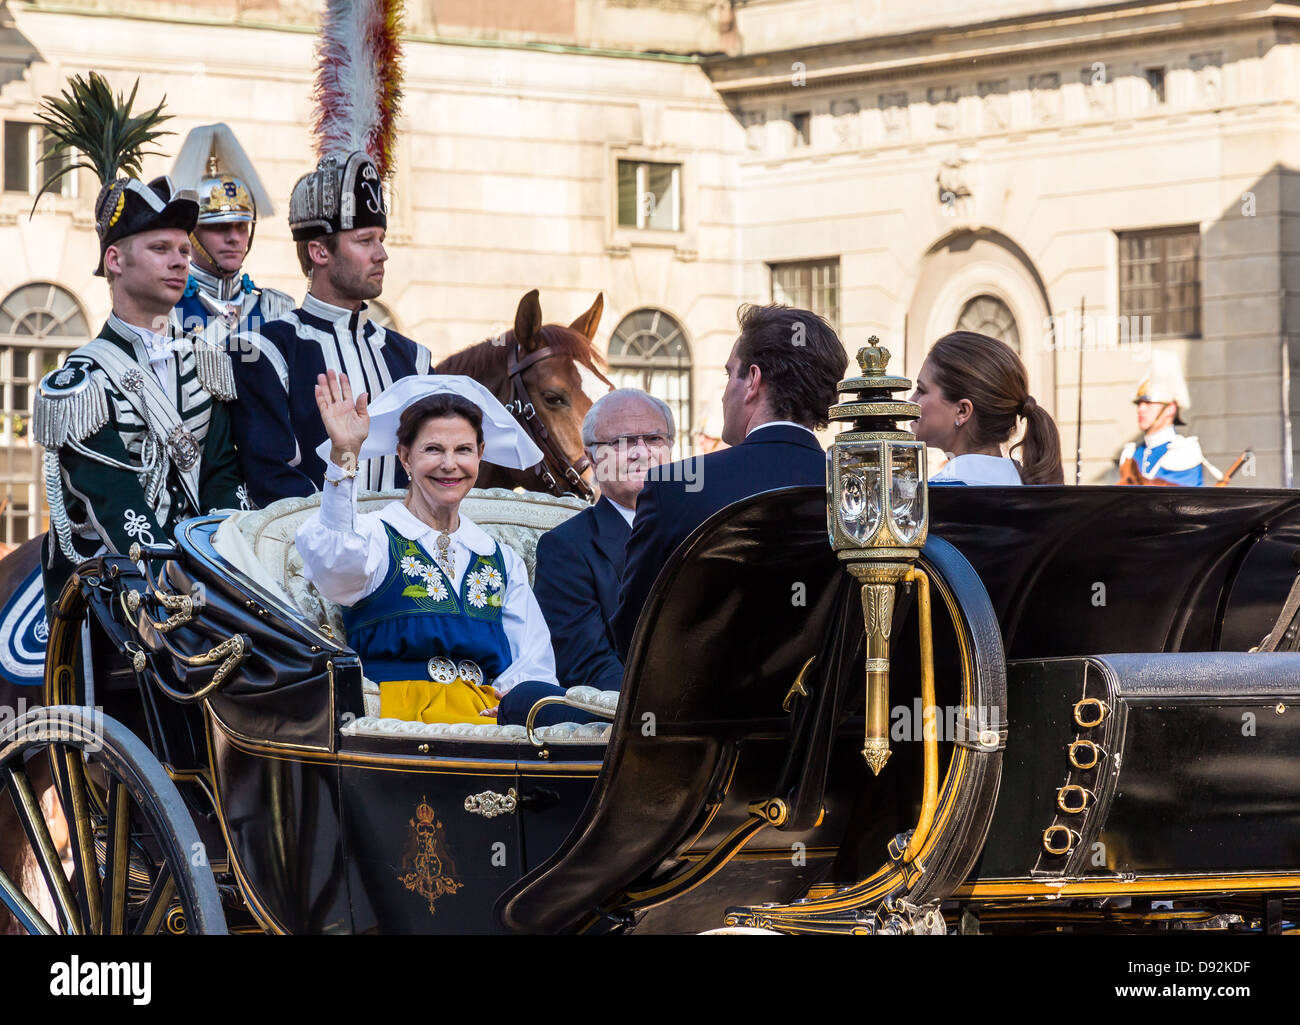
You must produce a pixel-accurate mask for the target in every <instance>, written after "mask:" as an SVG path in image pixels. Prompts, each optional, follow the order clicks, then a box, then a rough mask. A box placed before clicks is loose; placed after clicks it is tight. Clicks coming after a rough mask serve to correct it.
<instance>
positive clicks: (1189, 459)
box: [1119, 351, 1223, 487]
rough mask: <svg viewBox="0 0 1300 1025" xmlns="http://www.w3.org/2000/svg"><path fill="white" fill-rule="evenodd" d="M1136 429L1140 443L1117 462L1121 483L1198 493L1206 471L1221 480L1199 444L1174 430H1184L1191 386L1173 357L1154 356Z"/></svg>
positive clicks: (1127, 449)
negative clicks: (1172, 488) (1189, 387)
mask: <svg viewBox="0 0 1300 1025" xmlns="http://www.w3.org/2000/svg"><path fill="white" fill-rule="evenodd" d="M1133 403H1134V405H1136V406H1137V421H1138V428H1139V429H1140V430H1141V431H1142V432H1143V436H1142V440H1141V441H1140V442H1134V441H1130V442H1129V443H1128V444H1127V445H1125V446H1124V450H1123V451H1122V452H1121V453H1120V457H1119V468H1120V469H1119V483H1121V484H1145V485H1153V484H1154V485H1166V486H1169V485H1172V486H1181V487H1199V486H1200V485H1202V484H1204V483H1205V471H1207V470H1208V471H1209V473H1210V475H1211V476H1213V477H1214V478H1215V480H1219V479H1221V478H1222V477H1223V474H1222V473H1220V472H1219V471H1218V470H1217V469H1216V468H1215V467H1214V466H1213V465H1211V464H1210V463H1209V462H1207V461H1206V459H1205V456H1204V454H1203V453H1202V452H1201V443H1200V442H1199V441H1198V440H1197V439H1196V438H1195V437H1190V436H1184V435H1181V434H1179V433H1178V432H1177V431H1175V430H1174V428H1175V427H1183V426H1186V424H1185V422H1184V420H1183V418H1182V414H1183V413H1185V412H1187V410H1188V408H1189V407H1190V405H1191V398H1190V396H1189V394H1188V391H1187V382H1186V381H1185V380H1184V379H1183V371H1182V367H1181V366H1180V365H1179V363H1178V357H1177V356H1175V355H1174V354H1173V353H1171V352H1162V351H1153V352H1152V353H1151V371H1150V373H1148V374H1147V376H1146V377H1145V378H1143V379H1142V381H1141V383H1140V384H1139V385H1138V390H1137V396H1136V397H1135V398H1134V399H1133Z"/></svg>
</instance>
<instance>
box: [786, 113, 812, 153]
mask: <svg viewBox="0 0 1300 1025" xmlns="http://www.w3.org/2000/svg"><path fill="white" fill-rule="evenodd" d="M790 124H792V125H793V126H794V148H795V149H804V148H805V147H807V146H810V145H812V114H811V113H810V112H809V111H806V110H802V111H799V112H798V113H797V114H791V115H790Z"/></svg>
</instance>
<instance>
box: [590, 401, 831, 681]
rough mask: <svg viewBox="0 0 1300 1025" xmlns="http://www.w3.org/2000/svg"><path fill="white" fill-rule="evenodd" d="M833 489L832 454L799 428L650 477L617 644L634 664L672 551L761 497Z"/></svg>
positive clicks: (764, 430)
mask: <svg viewBox="0 0 1300 1025" xmlns="http://www.w3.org/2000/svg"><path fill="white" fill-rule="evenodd" d="M825 483H826V453H825V452H824V451H822V447H821V445H819V444H818V442H817V439H816V438H815V437H813V435H812V434H811V433H810V432H808V431H805V430H803V429H802V428H799V427H789V426H783V425H777V426H772V427H760V428H758V429H757V430H755V431H753V432H751V433H750V434H749V436H748V437H747V438H745V440H744V441H743V442H741V443H740V444H739V445H736V446H735V447H734V448H728V449H724V450H722V451H721V452H711V453H709V454H708V455H704V456H696V457H695V458H693V459H684V460H682V461H681V462H679V463H671V464H669V465H667V466H660V467H657V468H656V469H655V470H652V471H651V477H650V479H649V480H648V481H647V482H646V486H645V489H644V490H643V491H642V492H641V494H640V496H639V497H638V498H637V503H636V520H635V521H634V522H633V524H632V536H631V537H630V538H629V539H628V542H627V565H626V566H625V568H624V570H623V586H622V589H621V590H620V592H619V604H618V611H617V612H616V613H615V614H614V639H615V643H616V644H617V650H618V654H619V657H620V658H624V659H625V658H627V650H628V648H629V647H630V646H631V644H632V634H633V633H634V632H635V630H636V621H637V617H638V616H640V615H641V609H642V607H643V606H644V605H645V602H646V598H647V597H649V595H650V589H651V588H652V587H653V586H654V582H655V578H656V577H658V576H659V571H660V570H661V569H662V568H663V566H664V563H666V562H667V561H668V557H669V556H670V555H671V554H672V553H673V550H674V549H675V548H676V547H677V546H678V545H679V544H681V543H682V542H683V541H685V540H686V538H687V537H688V536H690V534H691V532H692V531H694V530H695V528H696V527H698V526H699V525H700V524H701V523H703V522H704V521H705V520H707V519H708V518H709V517H710V516H712V515H713V514H714V513H715V512H717V511H718V510H719V509H723V508H725V507H726V506H728V505H731V504H732V503H733V502H739V501H740V500H741V499H742V498H748V497H749V496H750V495H757V494H759V493H760V492H762V491H772V490H775V489H776V488H785V487H791V486H793V485H796V484H818V485H824V484H825Z"/></svg>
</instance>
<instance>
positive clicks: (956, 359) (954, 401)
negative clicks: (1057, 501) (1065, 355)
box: [912, 331, 1064, 485]
mask: <svg viewBox="0 0 1300 1025" xmlns="http://www.w3.org/2000/svg"><path fill="white" fill-rule="evenodd" d="M912 401H913V402H915V403H917V404H918V405H920V407H921V418H920V419H919V420H917V421H916V423H915V424H913V425H912V433H913V434H915V435H916V437H917V438H918V439H919V440H920V441H924V442H925V443H926V444H927V445H928V446H930V447H931V448H938V449H942V450H943V451H944V452H947V453H949V454H950V455H951V457H952V458H951V459H950V460H949V461H948V463H947V464H946V465H945V466H944V467H943V469H941V470H939V471H938V472H937V473H935V474H933V475H932V476H931V477H930V480H931V481H932V482H933V483H936V484H937V483H943V482H946V483H950V484H986V485H1007V484H1011V485H1015V484H1062V483H1064V475H1063V473H1062V471H1061V438H1060V435H1059V434H1058V433H1057V430H1056V423H1055V421H1053V420H1052V418H1051V416H1050V415H1049V414H1048V412H1047V411H1046V410H1045V409H1042V408H1040V407H1039V405H1038V403H1037V402H1035V401H1034V397H1033V396H1032V395H1030V394H1029V375H1028V374H1027V373H1026V371H1025V365H1024V363H1022V362H1021V361H1020V357H1019V356H1017V355H1016V353H1015V350H1013V349H1012V348H1011V347H1010V346H1009V345H1007V344H1006V343H1004V342H999V341H998V340H997V339H994V338H989V337H988V336H987V335H981V334H976V333H975V332H974V331H954V332H952V333H951V334H947V335H944V336H943V337H942V338H940V339H939V340H938V341H937V342H935V343H934V348H932V349H931V350H930V352H929V354H928V355H927V356H926V357H925V362H924V363H923V364H922V365H921V369H920V371H919V372H918V373H917V375H916V391H915V392H914V393H913V395H912ZM1022 420H1023V421H1024V425H1025V433H1024V437H1023V438H1022V439H1021V440H1020V441H1019V442H1017V443H1016V444H1015V445H1014V446H1012V448H1011V451H1012V452H1014V451H1015V450H1016V449H1020V459H1019V460H1018V461H1017V460H1015V459H1012V458H1010V457H1009V454H1008V452H1007V449H1006V445H1007V444H1008V442H1010V441H1011V438H1012V436H1013V435H1014V434H1015V432H1016V428H1017V426H1018V425H1019V423H1020V421H1022Z"/></svg>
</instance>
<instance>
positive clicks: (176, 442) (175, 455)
mask: <svg viewBox="0 0 1300 1025" xmlns="http://www.w3.org/2000/svg"><path fill="white" fill-rule="evenodd" d="M167 450H168V451H169V452H170V453H171V456H172V462H174V463H175V464H176V465H177V466H179V467H180V468H181V469H182V470H186V471H188V470H191V469H193V468H194V466H195V465H196V464H197V463H198V461H199V456H200V455H201V454H202V453H201V451H200V450H199V440H198V439H197V438H196V437H194V435H193V434H191V433H190V432H189V431H187V430H186V429H185V428H184V427H182V426H181V425H180V424H177V425H176V426H175V427H173V428H172V430H171V433H170V434H168V435H167Z"/></svg>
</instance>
